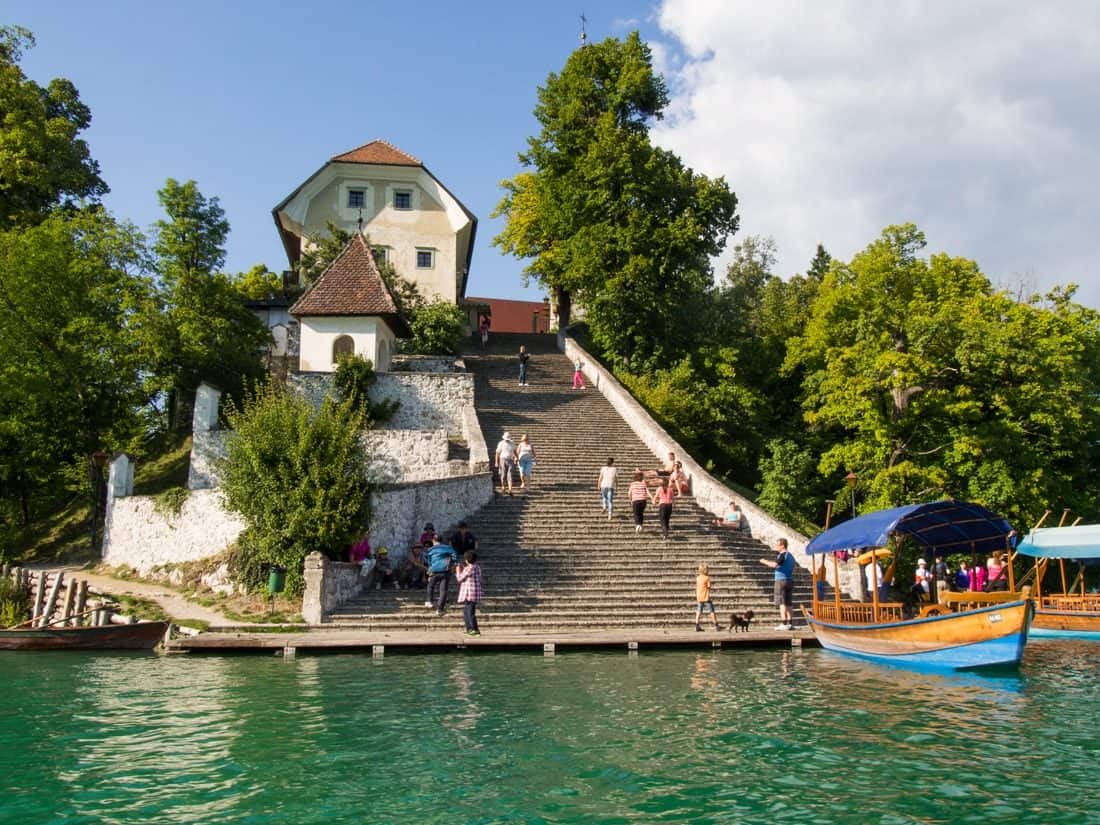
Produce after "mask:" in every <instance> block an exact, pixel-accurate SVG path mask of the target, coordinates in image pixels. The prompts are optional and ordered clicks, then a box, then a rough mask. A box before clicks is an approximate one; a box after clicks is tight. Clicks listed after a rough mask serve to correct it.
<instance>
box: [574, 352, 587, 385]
mask: <svg viewBox="0 0 1100 825" xmlns="http://www.w3.org/2000/svg"><path fill="white" fill-rule="evenodd" d="M573 389H575V390H583V389H584V361H582V360H581V359H580V358H578V359H577V362H576V363H575V364H574V365H573Z"/></svg>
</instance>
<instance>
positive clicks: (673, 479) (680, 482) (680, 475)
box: [668, 461, 691, 496]
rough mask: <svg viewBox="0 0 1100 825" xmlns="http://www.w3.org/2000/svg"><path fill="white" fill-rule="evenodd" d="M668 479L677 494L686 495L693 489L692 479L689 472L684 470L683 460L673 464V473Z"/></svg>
mask: <svg viewBox="0 0 1100 825" xmlns="http://www.w3.org/2000/svg"><path fill="white" fill-rule="evenodd" d="M668 480H669V482H670V483H671V484H672V489H673V491H674V492H675V493H676V495H677V496H686V495H688V493H689V492H690V491H691V480H690V479H689V478H688V474H687V473H685V472H684V464H683V462H681V461H677V462H676V463H675V465H673V468H672V474H671V475H670V476H669V477H668Z"/></svg>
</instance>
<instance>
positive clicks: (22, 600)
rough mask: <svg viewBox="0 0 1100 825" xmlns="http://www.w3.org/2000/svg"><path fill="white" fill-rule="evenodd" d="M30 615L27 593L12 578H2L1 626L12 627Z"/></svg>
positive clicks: (0, 592)
mask: <svg viewBox="0 0 1100 825" xmlns="http://www.w3.org/2000/svg"><path fill="white" fill-rule="evenodd" d="M30 617H31V616H30V609H29V605H28V604H27V597H26V594H25V593H23V592H22V591H21V590H20V589H19V588H17V587H16V586H15V583H14V582H13V581H12V580H11V579H0V627H12V626H14V625H17V624H21V623H22V622H25V621H26V620H27V619H29V618H30Z"/></svg>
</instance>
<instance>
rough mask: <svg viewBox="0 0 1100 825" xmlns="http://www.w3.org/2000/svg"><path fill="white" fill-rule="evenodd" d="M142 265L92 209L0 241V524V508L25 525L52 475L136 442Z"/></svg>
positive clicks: (145, 286)
mask: <svg viewBox="0 0 1100 825" xmlns="http://www.w3.org/2000/svg"><path fill="white" fill-rule="evenodd" d="M144 262H145V256H144V247H143V239H142V237H141V234H140V233H139V232H137V230H136V229H134V228H133V227H132V226H129V225H127V224H121V223H118V222H116V221H114V220H113V219H111V218H110V217H109V216H108V215H106V213H104V212H102V211H99V210H87V211H81V212H74V213H72V214H66V213H60V212H59V213H55V214H52V215H50V216H48V217H46V218H45V219H44V220H43V221H42V222H41V223H39V224H37V225H36V226H32V227H27V228H23V229H13V230H8V231H5V232H0V349H2V350H3V352H4V354H5V357H4V364H3V365H2V366H0V523H2V522H3V521H5V516H4V515H3V512H2V511H3V506H4V505H3V502H4V501H7V502H8V503H9V504H10V503H11V502H18V505H19V506H18V510H19V511H20V517H21V520H22V522H23V523H24V525H25V524H26V522H28V521H29V520H30V519H31V518H32V517H33V515H34V513H33V506H32V505H33V499H34V498H35V497H37V496H40V495H44V494H46V493H49V492H50V490H51V489H53V488H56V486H57V484H58V483H60V482H61V475H60V474H59V468H61V467H64V466H70V465H75V466H78V467H79V468H84V467H85V466H86V462H87V460H88V456H89V455H90V454H91V453H93V452H95V451H97V450H104V451H107V452H110V451H114V450H121V449H126V450H132V449H133V448H134V447H135V445H136V443H137V442H138V440H139V439H140V437H141V436H142V434H143V432H144V426H143V420H142V418H141V411H142V408H143V406H144V403H145V401H146V396H145V394H144V392H143V389H142V380H141V379H142V375H143V373H145V372H146V371H147V370H148V367H149V365H148V363H147V362H146V360H145V350H144V347H143V345H142V330H141V324H142V317H143V311H144V308H145V307H146V306H147V305H148V303H149V301H150V299H151V294H152V283H151V281H150V279H149V278H148V277H147V276H146V275H145V273H144V270H143V267H144ZM82 472H83V469H80V470H78V471H77V473H76V474H75V475H76V476H77V477H80V476H81V474H82ZM54 492H56V490H54ZM9 515H10V514H9Z"/></svg>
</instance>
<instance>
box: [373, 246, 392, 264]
mask: <svg viewBox="0 0 1100 825" xmlns="http://www.w3.org/2000/svg"><path fill="white" fill-rule="evenodd" d="M370 251H371V253H372V254H373V255H374V262H375V263H376V264H384V263H386V261H388V260H389V259H390V248H389V247H388V246H372V247H371V248H370Z"/></svg>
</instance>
